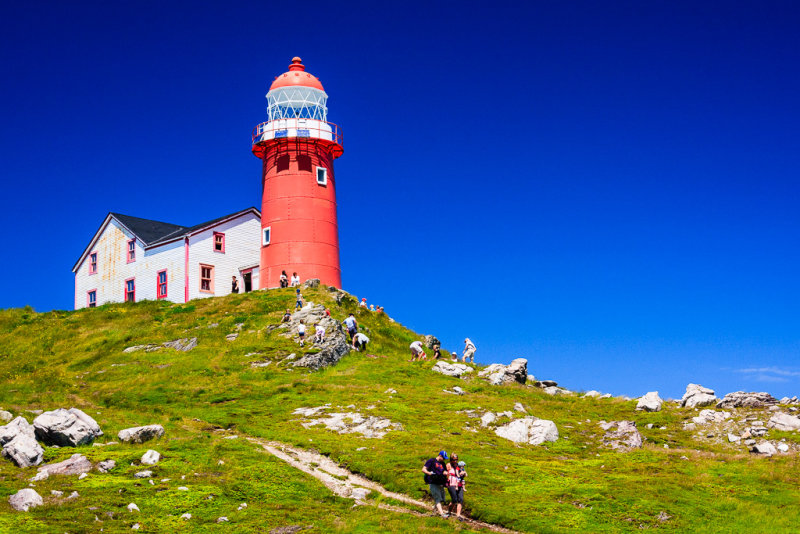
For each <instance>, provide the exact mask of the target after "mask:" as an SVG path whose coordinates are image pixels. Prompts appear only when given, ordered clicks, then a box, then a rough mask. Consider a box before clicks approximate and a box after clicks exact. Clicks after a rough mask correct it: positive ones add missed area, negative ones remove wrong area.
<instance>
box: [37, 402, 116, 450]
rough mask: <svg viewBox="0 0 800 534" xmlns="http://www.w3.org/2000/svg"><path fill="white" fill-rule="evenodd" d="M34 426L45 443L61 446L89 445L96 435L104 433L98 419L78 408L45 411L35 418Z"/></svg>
mask: <svg viewBox="0 0 800 534" xmlns="http://www.w3.org/2000/svg"><path fill="white" fill-rule="evenodd" d="M33 428H34V429H35V431H36V437H37V438H39V439H40V440H41V441H42V442H44V443H45V445H58V446H59V447H77V446H78V445H87V444H89V443H91V442H93V441H94V439H95V438H96V437H99V436H102V435H103V431H102V430H100V426H99V425H98V424H97V421H95V420H94V419H92V418H91V417H89V416H88V415H86V413H84V412H83V411H81V410H79V409H77V408H70V409H69V410H65V409H64V408H59V409H57V410H53V411H51V412H44V413H43V414H42V415H40V416H38V417H37V418H36V419H34V420H33Z"/></svg>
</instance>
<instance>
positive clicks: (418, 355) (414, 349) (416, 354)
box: [408, 341, 428, 362]
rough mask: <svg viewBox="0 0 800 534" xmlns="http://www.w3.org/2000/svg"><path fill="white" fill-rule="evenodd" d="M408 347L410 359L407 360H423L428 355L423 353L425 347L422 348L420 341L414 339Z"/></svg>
mask: <svg viewBox="0 0 800 534" xmlns="http://www.w3.org/2000/svg"><path fill="white" fill-rule="evenodd" d="M408 348H409V349H411V359H410V360H408V361H410V362H413V361H418V360H423V359H425V358H427V357H428V356H427V354H425V349H424V348H422V342H421V341H414V342H413V343H411V345H409V346H408Z"/></svg>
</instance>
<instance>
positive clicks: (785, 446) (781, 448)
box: [778, 443, 789, 452]
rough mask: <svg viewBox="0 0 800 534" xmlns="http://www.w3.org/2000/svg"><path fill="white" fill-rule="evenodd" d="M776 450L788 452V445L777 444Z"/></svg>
mask: <svg viewBox="0 0 800 534" xmlns="http://www.w3.org/2000/svg"><path fill="white" fill-rule="evenodd" d="M778 450H779V451H781V452H789V445H787V444H786V443H778Z"/></svg>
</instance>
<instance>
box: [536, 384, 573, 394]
mask: <svg viewBox="0 0 800 534" xmlns="http://www.w3.org/2000/svg"><path fill="white" fill-rule="evenodd" d="M542 391H544V392H545V393H547V394H548V395H553V396H558V395H572V392H571V391H569V390H567V389H564V388H559V387H556V386H548V387H546V388H544V389H543V390H542Z"/></svg>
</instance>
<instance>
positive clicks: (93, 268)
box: [89, 250, 98, 274]
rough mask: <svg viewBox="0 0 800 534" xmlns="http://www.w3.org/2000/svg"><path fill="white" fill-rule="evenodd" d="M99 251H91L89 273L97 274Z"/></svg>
mask: <svg viewBox="0 0 800 534" xmlns="http://www.w3.org/2000/svg"><path fill="white" fill-rule="evenodd" d="M92 256H94V261H92ZM97 257H98V254H97V251H96V250H95V251H94V252H90V253H89V274H97Z"/></svg>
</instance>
